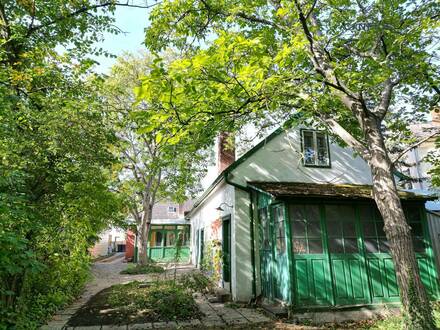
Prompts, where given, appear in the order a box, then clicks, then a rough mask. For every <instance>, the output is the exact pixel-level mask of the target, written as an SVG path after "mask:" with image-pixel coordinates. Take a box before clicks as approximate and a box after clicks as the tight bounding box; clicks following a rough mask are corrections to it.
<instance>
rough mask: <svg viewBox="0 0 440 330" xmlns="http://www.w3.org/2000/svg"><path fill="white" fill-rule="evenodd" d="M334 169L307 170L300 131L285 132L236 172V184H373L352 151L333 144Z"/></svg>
mask: <svg viewBox="0 0 440 330" xmlns="http://www.w3.org/2000/svg"><path fill="white" fill-rule="evenodd" d="M330 159H331V168H315V167H305V166H304V165H303V162H302V156H301V138H300V130H299V129H296V130H291V131H288V132H283V133H281V134H280V135H278V136H276V137H275V138H273V139H272V140H271V141H269V142H268V143H267V144H266V145H265V146H263V147H261V148H260V149H259V150H258V151H257V152H255V153H254V154H252V155H251V156H250V157H249V158H248V159H247V160H245V161H244V162H243V163H242V164H240V165H239V166H238V167H237V168H236V169H234V170H233V171H232V175H231V177H232V178H233V180H234V182H237V183H239V184H242V185H246V183H247V182H248V181H288V182H310V183H335V184H338V183H351V184H371V174H370V169H369V167H368V165H367V164H366V163H365V162H364V160H363V159H362V158H360V157H359V156H355V155H354V154H353V152H352V151H351V150H350V149H346V148H342V147H340V146H339V145H337V144H335V143H331V141H330Z"/></svg>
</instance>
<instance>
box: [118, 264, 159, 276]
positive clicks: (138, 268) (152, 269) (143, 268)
mask: <svg viewBox="0 0 440 330" xmlns="http://www.w3.org/2000/svg"><path fill="white" fill-rule="evenodd" d="M164 271H165V269H164V268H163V267H161V266H158V265H155V264H153V263H149V264H146V265H140V264H137V265H133V264H131V265H129V266H128V267H127V268H126V269H124V270H122V271H121V274H128V275H138V274H152V273H163V272H164Z"/></svg>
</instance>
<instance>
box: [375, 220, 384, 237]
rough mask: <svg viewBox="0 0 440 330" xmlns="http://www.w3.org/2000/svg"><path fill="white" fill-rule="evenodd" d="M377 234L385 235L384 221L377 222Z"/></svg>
mask: <svg viewBox="0 0 440 330" xmlns="http://www.w3.org/2000/svg"><path fill="white" fill-rule="evenodd" d="M376 230H377V236H385V231H384V230H383V223H380V222H376Z"/></svg>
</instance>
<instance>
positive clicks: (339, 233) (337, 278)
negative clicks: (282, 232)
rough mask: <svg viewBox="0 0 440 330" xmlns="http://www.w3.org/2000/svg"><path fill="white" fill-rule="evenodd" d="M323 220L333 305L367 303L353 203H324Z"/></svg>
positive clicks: (366, 288)
mask: <svg viewBox="0 0 440 330" xmlns="http://www.w3.org/2000/svg"><path fill="white" fill-rule="evenodd" d="M325 220H326V227H327V236H328V251H329V254H330V263H331V265H330V266H331V270H332V274H333V281H332V282H333V288H334V290H333V292H334V299H335V304H336V305H357V304H365V303H368V302H369V300H370V299H369V292H368V281H367V272H366V268H365V260H364V257H363V255H362V240H361V239H360V237H359V228H358V221H356V211H355V207H354V206H353V205H337V204H334V205H333V204H331V205H325Z"/></svg>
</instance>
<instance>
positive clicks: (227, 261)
mask: <svg viewBox="0 0 440 330" xmlns="http://www.w3.org/2000/svg"><path fill="white" fill-rule="evenodd" d="M222 257H223V265H222V267H223V281H224V282H228V283H229V282H231V216H230V215H228V216H226V217H224V218H223V219H222Z"/></svg>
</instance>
